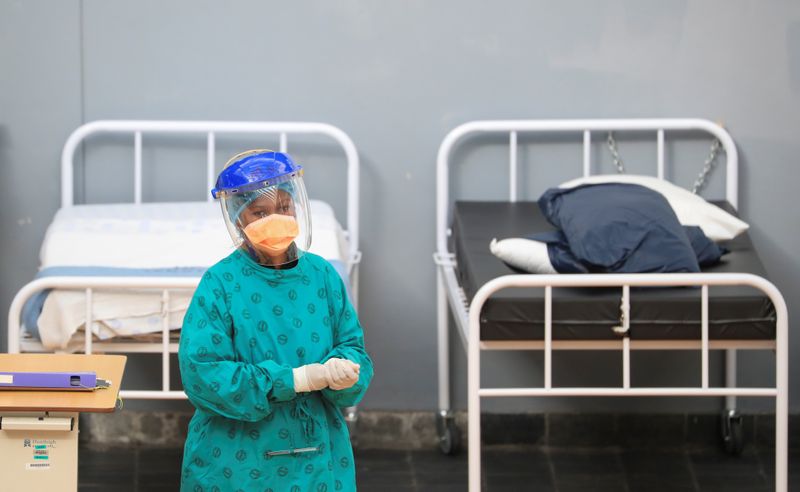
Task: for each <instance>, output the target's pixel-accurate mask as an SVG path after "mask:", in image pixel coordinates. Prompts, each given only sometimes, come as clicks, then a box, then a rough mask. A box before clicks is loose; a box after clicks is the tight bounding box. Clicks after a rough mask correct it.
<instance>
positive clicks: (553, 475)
mask: <svg viewBox="0 0 800 492" xmlns="http://www.w3.org/2000/svg"><path fill="white" fill-rule="evenodd" d="M544 455H545V458H546V459H547V468H548V470H550V481H551V482H553V492H559V490H558V482H557V481H556V466H555V465H554V464H553V460H552V459H551V457H550V450H549V449H545V450H544Z"/></svg>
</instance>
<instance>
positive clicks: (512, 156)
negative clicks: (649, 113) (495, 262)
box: [436, 118, 739, 254]
mask: <svg viewBox="0 0 800 492" xmlns="http://www.w3.org/2000/svg"><path fill="white" fill-rule="evenodd" d="M611 131H626V132H637V133H642V134H648V133H650V134H652V135H653V137H654V138H655V140H656V142H657V152H656V159H657V160H656V162H657V171H656V172H657V176H658V177H659V178H661V179H665V175H666V174H665V169H664V167H665V153H666V151H665V145H664V138H665V133H666V132H667V131H701V132H706V133H709V134H710V135H711V136H713V137H715V138H716V139H718V140H719V141H720V143H721V145H722V148H723V149H724V151H725V155H726V179H727V180H726V183H725V196H726V199H727V201H728V202H729V203H730V204H731V205H733V206H734V207H736V208H738V202H739V197H738V191H737V190H738V185H739V181H738V154H737V152H736V145H735V144H734V142H733V139H732V138H731V136H730V134H728V132H727V131H726V130H725V129H724V128H722V127H721V126H719V125H717V124H716V123H713V122H711V121H708V120H703V119H694V118H663V119H597V120H595V119H591V120H588V119H587V120H492V121H489V120H487V121H471V122H468V123H464V124H463V125H460V126H457V127H456V128H454V129H453V130H452V131H450V133H448V134H447V136H445V138H444V140H443V141H442V144H441V146H440V147H439V153H438V155H437V158H436V245H437V251H438V252H439V253H440V254H448V251H447V233H448V224H449V223H450V217H449V213H450V211H449V207H450V203H449V202H450V200H449V193H450V188H449V186H450V183H449V179H450V175H449V170H450V169H449V167H450V162H449V161H450V155H451V153H452V150H453V149H454V147H455V146H456V144H457V143H458V142H459V141H461V140H463V139H464V138H466V137H469V136H475V135H478V134H488V133H495V134H497V133H507V134H508V135H509V148H510V151H509V167H510V178H509V200H510V201H512V202H513V201H516V200H517V134H518V133H540V134H541V133H551V134H561V135H564V134H575V135H578V136H580V135H582V137H583V175H584V176H590V175H591V174H592V159H591V146H592V132H604V133H605V132H611Z"/></svg>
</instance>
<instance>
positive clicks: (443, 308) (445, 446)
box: [436, 270, 461, 455]
mask: <svg viewBox="0 0 800 492" xmlns="http://www.w3.org/2000/svg"><path fill="white" fill-rule="evenodd" d="M436 276H437V285H436V301H437V303H436V309H437V313H436V314H437V322H436V330H437V343H438V347H437V348H438V352H439V355H438V365H439V367H438V372H439V411H438V412H437V413H436V433H437V436H438V441H439V450H440V451H441V452H442V453H444V454H447V455H452V454H455V453H456V452H458V450H459V448H460V447H461V433H460V432H459V430H458V427H457V426H456V423H455V418H454V417H453V414H452V412H451V411H450V340H449V332H448V329H449V326H448V324H447V321H448V319H447V297H446V295H445V290H444V279H443V278H442V273H441V271H440V270H439V271H437V273H436Z"/></svg>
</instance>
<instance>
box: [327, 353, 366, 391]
mask: <svg viewBox="0 0 800 492" xmlns="http://www.w3.org/2000/svg"><path fill="white" fill-rule="evenodd" d="M324 365H325V368H326V369H327V370H328V386H329V387H330V388H331V389H332V390H343V389H347V388H349V387H351V386H353V385H354V384H356V383H357V382H358V371H359V368H360V367H361V366H359V365H358V364H356V363H355V362H353V361H350V360H347V359H337V358H333V359H328V360H327V361H326V362H325V364H324Z"/></svg>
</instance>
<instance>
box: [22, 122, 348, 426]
mask: <svg viewBox="0 0 800 492" xmlns="http://www.w3.org/2000/svg"><path fill="white" fill-rule="evenodd" d="M290 137H292V139H293V142H292V143H293V146H294V145H295V144H296V146H297V147H298V148H300V149H302V148H303V146H306V147H311V148H316V149H321V148H323V147H321V146H320V144H319V142H318V141H323V140H324V141H325V144H324V145H329V143H328V141H329V140H332V141H333V143H334V144H335V146H336V147H335V151H334V155H337V157H336V159H337V160H341V162H343V164H344V165H345V168H344V171H346V187H344V188H345V190H344V191H345V192H346V207H347V209H346V224H345V226H342V225H341V224H340V223H339V221H338V220H337V218H336V216H335V214H334V212H333V208H332V206H331V205H330V204H328V203H326V202H324V201H321V200H316V199H313V190H312V200H311V212H312V247H311V251H312V252H315V253H317V254H320V256H323V257H325V258H326V259H328V260H329V261H330V262H331V263H332V264H333V265H334V267H336V269H337V270H338V271H339V273H340V275H341V276H342V277H343V279H344V280H345V284H346V285H347V287H348V289H349V293H350V296H351V299H352V302H353V304H354V306H355V307H357V303H358V266H359V262H360V259H361V252H360V251H359V244H358V238H359V231H358V223H359V160H358V153H357V151H356V148H355V145H354V144H353V142H352V140H351V139H350V137H349V136H348V135H347V134H345V133H344V132H343V131H342V130H340V129H339V128H336V127H334V126H331V125H329V124H324V123H312V122H234V121H230V122H222V121H128V120H118V121H95V122H91V123H87V124H85V125H83V126H81V127H79V128H78V129H76V130H75V131H74V132H73V133H72V134H71V135H70V136H69V138H68V139H67V141H66V143H65V145H64V148H63V152H62V156H61V195H62V200H61V208H60V209H59V211H58V212H57V213H56V215H55V218H54V220H53V222H52V223H51V224H50V226H49V227H48V230H47V233H46V236H45V240H44V243H43V245H42V250H41V260H42V265H41V270H40V272H39V275H38V278H36V279H35V280H33V281H31V282H30V283H28V284H27V285H25V286H24V287H22V288H21V289H20V290H19V292H18V293H17V294H16V296H15V297H14V300H13V301H12V303H11V307H10V311H9V321H8V351H9V353H18V352H62V353H63V352H83V353H86V354H91V353H123V354H134V353H150V354H153V353H155V354H161V365H162V371H161V373H162V381H161V389H159V390H131V389H123V390H122V391H121V392H120V395H121V397H122V398H132V399H184V398H186V395H185V394H184V392H183V391H179V390H173V389H172V388H171V387H170V374H171V370H172V368H171V367H170V354H175V353H177V351H178V337H179V333H180V331H179V329H180V326H181V324H182V321H183V315H184V313H185V311H186V309H187V307H188V305H189V302H190V300H191V296H192V293H193V291H194V288H195V287H196V286H197V283H198V281H199V280H200V275H202V273H203V272H204V271H205V269H206V268H208V267H209V266H211V265H212V264H214V263H216V261H218V260H220V259H222V258H224V257H225V256H227V255H228V254H230V253H231V252H232V251H233V245H232V243H231V240H230V236H229V234H228V232H227V230H226V228H225V225H224V222H223V220H222V216H221V214H220V210H219V204H218V203H216V202H215V201H214V200H213V199H212V198H211V194H210V191H209V190H210V189H211V188H212V186H213V185H214V181H215V179H216V175H217V172H218V171H219V169H218V167H217V163H218V162H220V156H219V155H218V154H221V151H220V150H219V149H220V148H221V146H222V145H227V146H228V147H230V146H231V145H234V144H235V148H236V149H237V151H238V150H241V148H243V146H246V145H249V147H248V148H259V147H261V148H264V147H272V148H277V149H279V150H281V151H287V150H288V143H289V138H290ZM295 137H296V141H295V140H294V139H295ZM120 141H122V142H124V145H125V146H126V148H127V149H130V147H131V145H130V144H132V147H133V149H132V150H133V152H132V156H133V159H132V161H133V162H132V163H131V164H132V166H133V173H132V175H133V182H132V184H133V201H132V203H114V204H76V203H75V199H74V198H75V192H74V187H75V179H74V175H75V169H74V167H75V166H74V161H75V155H76V153H78V152H84V153H85V152H87V151H86V148H87V147H89V146H92V145H95V146H97V145H100V144H106V145H108V144H113V145H120V144H119V143H120ZM150 142H154V145H152V147H156V146H158V145H164V144H165V142H166V143H171V149H179V151H180V152H185V154H183V158H182V160H183V161H187V160H188V161H191V160H192V159H196V158H197V157H196V156H197V155H202V152H203V151H205V158H204V159H203V160H201V162H203V161H204V163H205V169H203V168H197V169H196V173H202V174H201V175H204V176H205V179H204V180H203V181H204V183H205V189H198V190H197V191H198V194H197V195H196V196H198V197H204V198H205V200H203V201H186V202H170V203H145V202H144V201H143V195H144V194H145V193H144V190H143V186H144V184H145V183H146V182H152V181H145V180H144V179H143V176H142V174H143V173H142V171H143V167H145V164H146V163H145V162H144V161H145V160H146V159H145V156H150V155H154V153H155V151H152V150H151V149H148V147H147V146H145V143H150ZM309 142H311V144H310V143H309ZM198 143H199V144H200V145H199V146H198ZM275 144H277V145H275ZM312 144H313V145H316V147H312ZM198 147H199V148H198ZM340 150H341V151H342V154H341V158H339V157H338V154H339V152H340ZM128 151H129V150H128ZM228 153H229V154H232V153H233V152H231V151H228ZM226 155H227V154H226ZM223 159H224V157H223ZM223 162H224V161H223ZM125 181H127V179H125ZM199 181H200V180H198V183H199ZM155 184H158V182H155ZM337 193H338V192H337ZM87 326H88V327H91V330H90V331H91V333H92V335H91V336H89V335H88V334H87V330H85V327H87ZM346 418H347V419H348V423H349V424H350V425H351V426H353V425H354V423H355V419H356V412H355V409H354V408H353V409H349V410H348V412H347V415H346Z"/></svg>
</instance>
